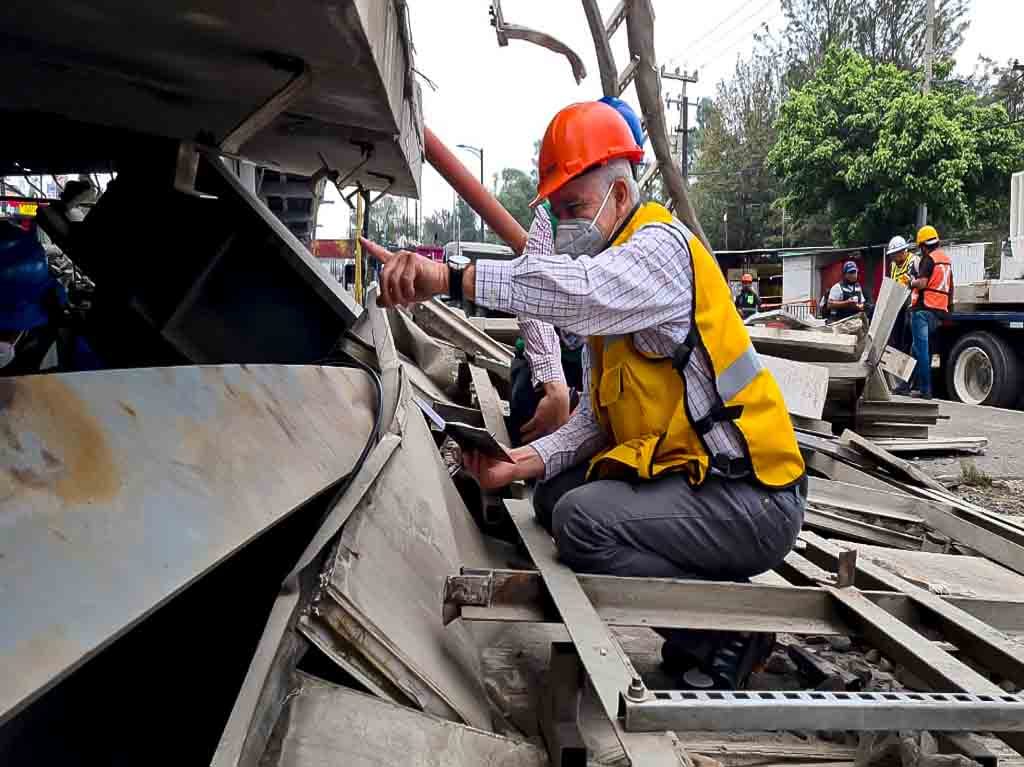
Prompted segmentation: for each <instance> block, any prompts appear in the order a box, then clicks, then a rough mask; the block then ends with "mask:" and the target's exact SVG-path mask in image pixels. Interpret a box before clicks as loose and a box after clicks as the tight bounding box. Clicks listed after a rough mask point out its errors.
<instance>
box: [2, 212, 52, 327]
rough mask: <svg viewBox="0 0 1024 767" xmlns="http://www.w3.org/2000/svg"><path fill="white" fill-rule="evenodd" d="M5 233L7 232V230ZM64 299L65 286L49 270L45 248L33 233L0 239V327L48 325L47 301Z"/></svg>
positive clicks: (22, 233)
mask: <svg viewBox="0 0 1024 767" xmlns="http://www.w3.org/2000/svg"><path fill="white" fill-rule="evenodd" d="M5 234H6V232H5ZM54 299H55V300H56V304H62V303H63V302H64V300H65V293H64V289H63V286H61V284H60V283H59V282H57V280H55V279H54V278H53V276H52V275H51V274H50V267H49V264H48V263H47V260H46V251H44V250H43V246H42V244H41V243H40V242H39V240H38V239H37V238H36V236H35V234H34V233H26V232H20V231H19V232H17V233H16V234H14V235H13V236H10V237H4V238H3V239H0V330H31V329H32V328H36V327H39V326H40V325H45V324H46V323H47V322H49V319H50V316H49V312H48V307H47V303H48V302H49V301H50V300H54Z"/></svg>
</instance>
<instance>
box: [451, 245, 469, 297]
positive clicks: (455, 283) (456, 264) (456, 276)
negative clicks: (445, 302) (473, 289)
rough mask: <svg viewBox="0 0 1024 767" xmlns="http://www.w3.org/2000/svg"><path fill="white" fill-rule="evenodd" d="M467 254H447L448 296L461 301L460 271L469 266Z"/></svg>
mask: <svg viewBox="0 0 1024 767" xmlns="http://www.w3.org/2000/svg"><path fill="white" fill-rule="evenodd" d="M469 264H470V261H469V256H462V255H456V256H448V297H449V298H450V299H451V300H452V301H454V302H456V303H458V304H461V303H462V273H463V272H465V271H466V267H467V266H469Z"/></svg>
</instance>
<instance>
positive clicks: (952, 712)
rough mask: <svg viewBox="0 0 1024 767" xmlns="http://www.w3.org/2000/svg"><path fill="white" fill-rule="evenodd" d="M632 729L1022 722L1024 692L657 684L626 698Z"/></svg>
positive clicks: (970, 726)
mask: <svg viewBox="0 0 1024 767" xmlns="http://www.w3.org/2000/svg"><path fill="white" fill-rule="evenodd" d="M620 712H621V713H622V715H623V716H624V717H625V727H626V730H627V731H628V732H660V731H663V730H854V731H892V730H935V731H941V732H976V731H980V732H989V731H992V732H1006V731H1009V730H1020V729H1022V728H1024V697H1022V696H1020V695H970V694H967V693H903V692H885V693H882V692H847V693H840V692H788V691H787V692H681V691H679V690H664V691H661V690H659V691H652V692H649V693H648V697H647V699H646V700H644V701H632V700H629V699H627V698H625V697H623V698H622V704H621V709H620Z"/></svg>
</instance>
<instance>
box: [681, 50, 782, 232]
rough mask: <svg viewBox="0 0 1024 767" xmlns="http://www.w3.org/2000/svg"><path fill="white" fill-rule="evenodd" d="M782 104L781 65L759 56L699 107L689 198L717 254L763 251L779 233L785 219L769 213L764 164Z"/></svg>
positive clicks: (771, 195) (770, 193)
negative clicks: (730, 250) (694, 158)
mask: <svg viewBox="0 0 1024 767" xmlns="http://www.w3.org/2000/svg"><path fill="white" fill-rule="evenodd" d="M781 103H782V71H781V69H780V68H779V66H778V63H777V61H776V60H775V59H773V58H772V57H769V56H766V55H755V56H753V57H752V58H751V59H749V60H747V61H741V62H739V63H738V64H737V65H736V69H735V72H734V73H733V76H732V78H730V79H729V80H727V81H723V82H720V83H719V84H718V88H717V92H716V95H715V100H714V101H713V102H712V101H711V100H710V99H705V100H704V101H702V102H701V103H700V104H699V105H698V108H697V120H696V122H697V130H696V131H695V141H694V142H693V143H695V144H697V150H698V151H697V160H696V162H695V163H694V166H693V172H692V179H693V183H692V185H691V194H692V201H693V205H694V208H695V209H696V211H697V217H698V219H699V220H700V221H701V223H702V225H703V227H704V230H705V232H706V233H707V235H708V238H709V239H710V240H711V244H712V247H714V248H716V249H725V248H726V247H728V248H730V249H733V250H743V249H747V248H757V247H762V246H763V244H764V243H765V240H766V239H767V238H768V237H770V236H771V235H772V234H773V233H774V232H776V231H778V229H779V225H780V223H781V220H780V219H781V215H780V214H778V213H776V212H775V211H773V210H772V208H771V204H772V202H773V201H774V200H775V197H776V189H775V180H774V179H773V178H772V176H771V174H770V173H769V172H768V171H767V170H766V169H765V168H764V166H763V163H762V160H763V159H764V157H765V155H767V154H768V151H769V149H770V148H771V146H772V144H773V143H774V141H775V129H774V122H775V119H776V117H777V115H778V111H779V107H780V105H781ZM726 215H728V221H725V220H724V219H725V217H726Z"/></svg>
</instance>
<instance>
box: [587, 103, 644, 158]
mask: <svg viewBox="0 0 1024 767" xmlns="http://www.w3.org/2000/svg"><path fill="white" fill-rule="evenodd" d="M599 101H600V102H601V103H602V104H607V105H608V106H610V107H611V108H612V109H614V110H615V111H616V112H618V113H619V114H620V115H622V119H623V120H625V121H626V125H628V126H629V130H630V132H631V133H632V134H633V139H634V140H635V141H636V145H637V146H639V147H643V145H644V142H645V141H647V136H645V135H644V124H643V122H642V121H641V120H640V117H639V115H637V113H636V112H634V111H633V107H631V106H630V105H629V104H627V103H626V102H625V101H623V100H622V99H620V98H616V97H615V96H604V97H602V98H601V99H599Z"/></svg>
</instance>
